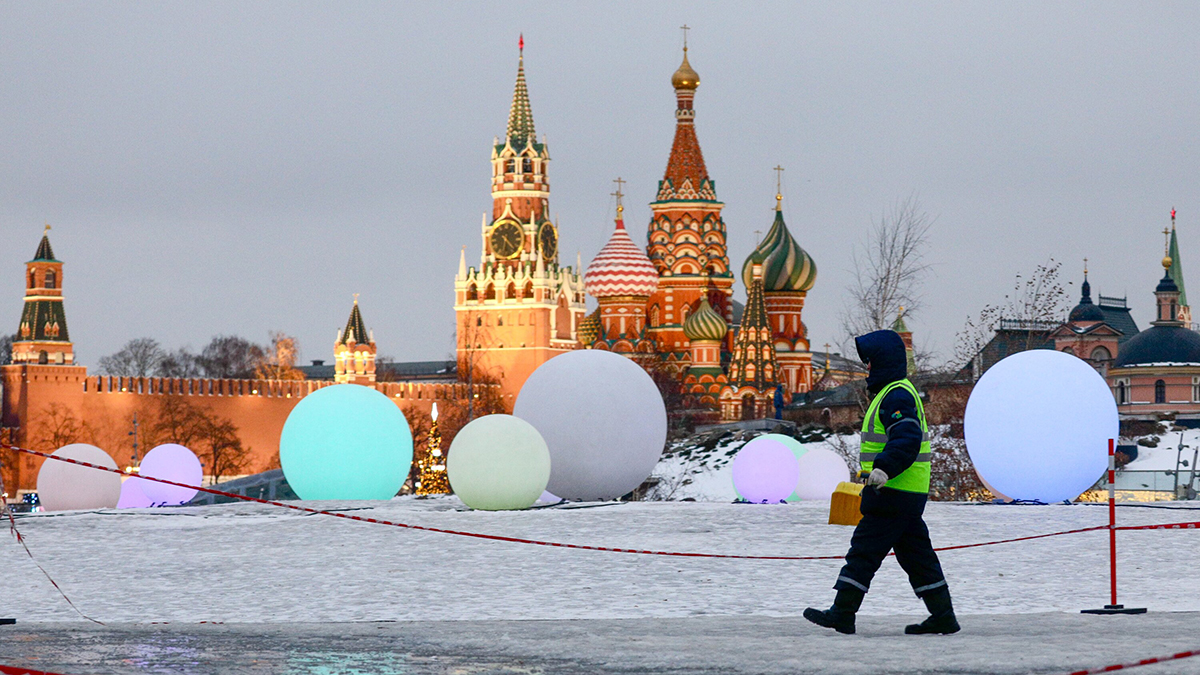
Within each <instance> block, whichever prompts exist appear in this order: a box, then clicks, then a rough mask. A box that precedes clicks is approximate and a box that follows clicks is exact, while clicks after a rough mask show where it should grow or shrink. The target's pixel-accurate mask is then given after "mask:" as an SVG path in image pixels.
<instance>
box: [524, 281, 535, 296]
mask: <svg viewBox="0 0 1200 675" xmlns="http://www.w3.org/2000/svg"><path fill="white" fill-rule="evenodd" d="M524 297H526V298H530V299H532V298H533V282H532V281H526V282H525V296H524Z"/></svg>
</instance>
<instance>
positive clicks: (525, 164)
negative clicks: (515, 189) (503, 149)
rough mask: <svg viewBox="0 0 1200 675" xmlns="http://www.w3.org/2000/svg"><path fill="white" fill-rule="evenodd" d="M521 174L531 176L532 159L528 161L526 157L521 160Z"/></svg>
mask: <svg viewBox="0 0 1200 675" xmlns="http://www.w3.org/2000/svg"><path fill="white" fill-rule="evenodd" d="M521 173H524V174H532V173H533V160H532V159H529V158H528V157H526V158H525V159H523V160H522V161H521Z"/></svg>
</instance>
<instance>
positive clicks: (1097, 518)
mask: <svg viewBox="0 0 1200 675" xmlns="http://www.w3.org/2000/svg"><path fill="white" fill-rule="evenodd" d="M321 504H322V505H323V506H324V507H327V508H339V509H359V510H356V511H354V513H355V515H360V516H369V517H375V518H382V519H389V520H396V521H401V522H408V523H415V524H421V525H426V526H433V527H442V528H451V529H460V530H470V531H474V532H485V533H489V534H499V535H508V536H513V537H522V538H530V539H543V540H550V541H555V542H570V543H577V544H592V545H602V546H615V547H627V548H652V549H659V550H670V551H689V552H710V553H734V554H757V555H772V554H774V555H779V554H783V555H841V554H843V553H844V552H845V550H846V545H847V542H848V541H849V537H850V532H851V530H850V528H846V527H840V526H833V525H827V524H825V523H826V519H827V517H828V503H821V502H810V503H796V504H788V505H773V506H768V505H735V504H712V503H693V502H682V503H680V502H646V503H623V504H617V503H614V504H609V505H602V506H598V507H595V508H569V509H562V508H556V509H542V510H536V511H525V512H501V513H489V512H472V511H466V510H460V509H462V508H463V507H462V506H461V503H460V502H458V500H457V499H454V498H444V499H438V500H413V499H408V498H403V499H395V500H392V501H390V502H383V503H377V502H376V503H371V502H361V503H347V502H337V503H321ZM1119 517H1120V521H1121V523H1122V524H1129V525H1132V524H1145V523H1168V522H1178V521H1185V520H1186V521H1197V520H1200V511H1197V510H1179V509H1146V508H1122V509H1121V510H1120V512H1119ZM1106 518H1107V515H1106V510H1105V508H1103V507H1101V506H1085V505H1074V506H1065V505H1059V506H997V505H973V504H948V503H934V504H930V506H929V509H928V511H927V521H928V523H929V526H930V530H931V532H932V538H933V542H934V545H935V546H948V545H952V544H968V543H975V542H982V541H990V540H996V539H1006V538H1011V537H1018V536H1023V535H1030V534H1039V533H1045V532H1054V531H1059V530H1070V529H1075V528H1081V527H1088V526H1093V525H1100V524H1103V523H1105V522H1106ZM18 527H19V528H20V529H21V531H22V532H23V533H24V535H25V536H26V537H27V541H28V543H29V546H30V548H31V549H32V550H33V553H34V555H35V556H36V558H37V560H38V562H40V563H41V564H42V565H43V566H44V567H45V568H46V570H47V571H48V572H49V573H50V574H51V575H52V576H53V577H54V579H55V580H56V581H57V582H58V583H59V584H60V585H61V586H62V588H63V590H64V591H65V592H66V593H67V595H68V596H69V597H70V598H71V599H72V600H73V601H74V602H75V604H76V605H77V606H78V607H79V608H80V609H81V610H82V611H83V612H85V613H87V614H88V615H90V616H92V617H94V618H96V619H98V620H100V621H104V622H135V623H144V622H150V621H172V622H189V623H195V622H200V621H230V622H233V621H236V622H245V623H260V622H324V621H333V622H350V621H387V620H392V621H402V620H410V621H426V620H428V621H439V620H459V621H461V620H480V619H495V620H508V619H637V618H654V617H689V616H701V615H723V616H752V615H757V616H778V617H783V616H798V615H799V614H800V612H801V611H802V610H803V609H804V607H805V606H807V605H809V604H823V603H827V602H828V601H829V600H830V598H831V597H832V593H833V592H832V591H831V590H830V587H831V585H832V584H833V581H834V578H835V577H836V573H837V570H838V568H839V567H840V563H839V562H838V561H755V560H720V559H695V558H677V557H663V556H646V555H633V554H623V553H607V552H597V551H581V550H570V549H560V548H550V547H544V546H531V545H527V544H518V543H507V542H498V541H488V540H480V539H472V538H467V537H460V536H454V535H447V534H439V533H430V532H420V531H413V530H405V529H400V528H395V527H389V526H385V525H373V524H368V523H359V522H353V521H347V520H344V519H340V518H331V517H329V516H323V515H303V514H300V513H297V512H294V511H288V510H285V509H280V508H278V507H272V506H266V505H257V504H229V505H217V506H203V507H188V508H175V509H154V510H129V511H104V512H76V513H70V512H68V513H63V514H35V515H32V516H27V517H23V518H20V519H19V520H18ZM1119 541H1120V580H1121V598H1122V600H1123V601H1125V602H1127V603H1128V604H1137V605H1139V606H1146V607H1149V608H1150V609H1151V610H1152V611H1197V610H1200V575H1196V574H1194V573H1193V572H1194V567H1195V564H1196V560H1197V554H1198V553H1200V531H1195V530H1192V531H1149V532H1121V533H1120V534H1119ZM942 562H943V566H944V568H945V570H946V575H947V578H948V579H949V581H950V587H951V589H952V590H953V592H954V595H955V598H956V604H957V607H958V610H959V611H960V613H963V614H998V613H1010V612H1017V613H1028V612H1053V611H1065V612H1074V611H1078V610H1079V609H1080V608H1083V607H1090V606H1095V605H1098V604H1102V603H1103V602H1104V600H1105V599H1106V598H1107V590H1108V556H1107V537H1106V534H1105V533H1104V532H1089V533H1083V534H1073V535H1066V536H1062V537H1052V538H1048V539H1039V540H1034V541H1028V542H1021V543H1014V544H1001V545H998V546H989V547H983V548H973V549H966V550H959V551H949V552H945V553H943V554H942ZM0 569H3V571H4V573H3V575H0V616H15V617H16V618H18V619H21V620H24V621H76V620H78V619H79V616H78V615H77V614H75V613H74V612H73V611H72V610H71V608H70V607H69V606H68V605H67V604H66V603H65V602H63V600H62V599H61V598H60V597H59V596H58V594H57V593H56V592H55V591H54V589H53V587H51V586H50V584H49V583H48V582H47V581H46V579H45V578H44V577H43V576H42V575H41V573H40V572H39V571H38V569H37V568H36V567H35V566H34V565H33V564H32V563H31V562H30V561H29V559H28V558H27V557H26V556H25V553H24V552H23V551H22V550H21V548H20V547H19V546H18V545H17V544H16V542H15V541H14V540H13V539H12V538H11V537H9V536H8V535H7V534H3V537H2V538H0ZM919 611H921V606H920V604H919V602H918V601H917V600H916V598H914V597H913V595H912V592H911V591H910V590H909V588H908V584H907V581H906V579H905V577H904V576H903V574H902V573H901V571H900V569H899V567H898V566H897V565H896V563H895V561H894V559H889V560H888V561H886V562H885V563H884V566H883V569H882V570H881V571H880V575H879V577H877V579H876V582H875V584H874V585H873V588H872V591H871V594H870V596H869V597H868V598H867V601H866V603H865V604H864V606H863V613H864V614H874V615H888V614H915V613H918V612H919Z"/></svg>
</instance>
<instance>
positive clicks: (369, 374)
mask: <svg viewBox="0 0 1200 675" xmlns="http://www.w3.org/2000/svg"><path fill="white" fill-rule="evenodd" d="M333 362H334V369H333V380H334V381H335V382H337V383H338V384H368V385H369V384H374V383H375V336H374V335H373V334H372V333H371V332H370V331H368V330H367V325H366V324H365V323H364V322H363V318H362V312H360V311H359V309H358V294H357V293H355V294H354V307H353V308H351V309H350V318H349V319H347V320H346V327H345V328H343V329H342V330H339V331H338V337H337V342H335V343H334V345H333Z"/></svg>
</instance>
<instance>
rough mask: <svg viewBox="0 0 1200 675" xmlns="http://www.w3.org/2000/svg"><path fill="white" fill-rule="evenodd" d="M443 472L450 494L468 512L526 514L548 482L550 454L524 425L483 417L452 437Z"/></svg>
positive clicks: (508, 419) (538, 436) (500, 417)
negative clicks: (518, 511)
mask: <svg viewBox="0 0 1200 675" xmlns="http://www.w3.org/2000/svg"><path fill="white" fill-rule="evenodd" d="M446 473H447V474H448V476H449V478H450V487H451V488H453V490H454V493H455V494H456V495H458V498H459V499H461V500H462V501H463V503H464V504H466V505H467V506H469V507H471V508H473V509H480V510H482V511H507V510H516V509H527V508H529V507H530V506H533V504H534V502H536V501H537V500H538V497H540V496H542V492H543V491H544V490H545V489H546V483H548V482H549V481H550V449H549V448H548V447H546V441H545V439H543V438H542V435H541V434H540V433H538V430H537V429H534V428H533V425H532V424H530V423H529V422H526V421H525V420H523V419H519V418H516V417H513V416H512V415H487V416H486V417H480V418H479V419H477V420H475V421H473V422H471V423H470V424H468V425H467V426H465V427H463V428H462V430H461V431H459V432H458V434H457V435H455V436H454V442H453V443H451V444H450V455H449V457H447V458H446Z"/></svg>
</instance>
